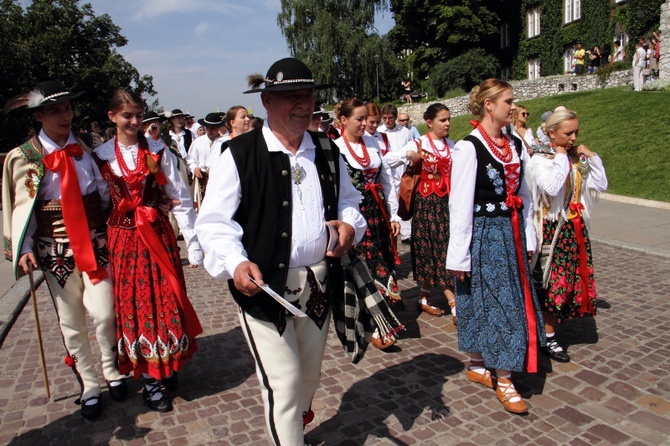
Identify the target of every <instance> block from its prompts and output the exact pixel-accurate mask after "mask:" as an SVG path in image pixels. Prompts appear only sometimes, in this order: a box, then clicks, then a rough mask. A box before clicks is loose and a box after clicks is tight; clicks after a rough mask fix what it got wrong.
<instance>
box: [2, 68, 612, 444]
mask: <svg viewBox="0 0 670 446" xmlns="http://www.w3.org/2000/svg"><path fill="white" fill-rule="evenodd" d="M249 83H250V89H249V90H248V91H246V92H245V93H248V94H260V96H261V101H262V103H263V106H264V108H265V110H266V112H267V119H265V120H264V121H263V122H259V121H258V120H257V119H255V118H253V117H250V116H249V115H248V112H247V110H246V108H244V107H242V106H235V107H231V108H230V109H229V110H228V112H227V113H214V112H212V113H209V114H207V115H206V116H205V117H204V118H202V119H199V120H197V122H195V120H194V119H193V118H194V117H192V116H190V115H188V114H187V113H183V112H182V111H181V110H179V109H174V110H172V112H171V113H167V114H165V115H159V114H157V113H154V112H145V110H144V108H143V102H142V99H141V98H140V97H138V96H137V95H135V94H134V93H132V92H129V91H127V90H123V89H121V90H118V91H117V92H116V93H115V94H114V96H113V97H112V98H111V99H110V103H109V112H108V118H109V120H110V122H111V123H113V126H114V129H115V132H114V135H111V137H107V136H104V137H103V136H102V135H100V134H98V138H99V141H98V142H99V144H97V143H96V147H89V145H88V144H87V143H86V142H84V140H83V139H81V138H80V137H79V136H78V135H77V134H75V133H74V132H72V130H71V129H70V127H71V123H72V118H73V116H72V115H73V113H72V107H71V104H70V102H71V101H73V100H76V98H77V97H78V95H79V94H78V93H71V92H69V91H67V90H66V89H64V88H63V87H62V86H60V85H59V84H58V83H56V82H52V81H49V82H44V83H42V84H39V85H37V86H36V88H35V89H34V90H33V91H31V92H29V93H27V94H26V95H25V100H24V101H23V102H21V100H19V101H16V100H15V101H14V102H13V103H14V104H15V105H14V107H15V108H16V111H15V112H20V111H27V112H30V113H32V114H33V116H34V117H35V119H36V121H38V122H39V123H40V124H41V126H42V128H41V130H40V131H39V132H38V133H37V134H36V135H35V136H34V137H32V138H31V139H30V140H29V141H27V142H26V143H24V144H22V145H21V146H19V147H17V148H15V149H14V150H12V151H11V152H10V153H9V154H8V156H7V160H6V162H5V165H4V170H3V183H2V187H3V194H2V196H3V208H4V212H3V216H4V230H5V254H6V255H7V257H8V258H9V259H11V260H12V261H13V265H14V271H15V273H16V275H17V277H18V276H20V275H22V274H28V273H30V272H31V271H32V270H33V269H36V268H41V269H42V270H43V271H44V273H45V276H46V280H47V284H48V286H49V291H50V293H51V295H52V298H53V300H54V303H55V308H56V312H57V314H58V318H59V323H60V327H61V331H62V334H63V339H64V342H65V348H66V355H67V358H68V363H69V364H70V365H71V366H72V367H73V369H74V370H75V371H76V372H77V373H78V375H79V376H81V378H82V380H81V382H82V393H81V395H80V398H79V399H78V400H77V403H78V404H80V405H81V414H82V415H83V416H84V417H85V418H87V419H94V418H96V417H98V416H99V415H100V413H101V411H102V403H101V392H102V389H101V387H100V385H99V382H98V376H97V375H96V372H95V367H94V364H95V362H96V361H95V360H94V359H93V353H92V352H91V348H90V345H89V340H88V333H87V330H86V320H85V313H86V312H87V311H88V313H89V314H90V315H91V316H92V318H93V321H94V325H95V327H96V336H97V339H98V343H99V345H100V350H101V355H102V370H103V375H104V379H105V381H106V382H107V389H108V391H109V393H110V395H111V396H112V398H113V399H115V400H123V399H124V398H126V397H127V394H128V390H127V389H128V385H127V382H126V376H127V375H130V374H132V375H133V377H134V378H135V379H142V380H143V399H144V402H145V404H146V405H147V407H148V408H150V409H151V410H154V411H157V412H166V411H169V410H171V409H172V401H171V397H170V393H171V392H173V391H175V390H176V389H177V388H178V372H179V371H180V370H181V368H182V367H183V365H184V363H185V362H186V361H188V359H189V358H191V357H192V356H193V354H195V353H196V351H197V340H196V337H197V336H198V335H199V334H200V333H201V332H202V328H201V325H200V321H199V317H198V315H197V314H196V311H195V310H194V308H193V306H192V305H191V303H190V301H189V298H188V296H187V293H186V283H185V280H184V272H183V269H182V263H181V260H180V254H179V246H178V243H177V236H178V234H181V236H182V237H183V240H184V244H185V246H186V248H187V251H188V262H189V264H190V266H191V267H198V266H200V265H204V267H205V268H206V270H207V271H208V272H209V274H211V276H212V277H214V278H215V279H217V280H226V281H228V286H229V289H230V292H231V294H232V296H233V298H234V300H235V302H236V304H237V305H238V306H239V308H240V311H239V320H240V325H241V327H242V331H243V332H244V335H245V338H246V340H247V343H248V346H249V350H250V352H251V354H252V356H253V358H254V361H255V364H256V371H257V374H258V376H259V382H260V386H261V390H262V396H263V403H264V406H265V417H266V423H267V429H268V435H269V436H270V438H271V440H272V441H273V442H274V443H275V444H288V445H303V444H304V436H303V430H304V426H305V425H306V424H307V423H309V422H310V421H311V420H312V418H313V417H314V412H313V411H312V407H311V403H312V398H313V396H314V393H315V392H316V389H317V388H318V385H319V380H320V370H321V362H322V360H323V354H324V350H325V345H326V337H327V334H328V331H329V326H330V320H331V315H334V314H335V313H334V312H333V311H332V309H333V307H334V306H336V305H338V303H339V302H340V301H341V300H342V295H343V293H344V291H343V289H344V285H343V262H342V261H341V259H342V258H343V257H345V258H351V257H357V258H358V259H360V261H361V262H362V263H363V264H364V265H366V266H367V269H368V271H369V275H370V283H371V284H372V285H371V286H372V287H373V288H374V289H376V291H378V292H379V293H380V295H381V296H382V297H383V300H384V301H385V302H386V304H387V305H388V308H389V310H390V311H391V312H396V313H397V312H401V311H412V310H408V309H407V308H406V306H405V305H404V303H403V296H402V295H401V293H400V290H399V288H398V285H397V278H396V268H397V266H398V265H399V264H400V261H401V259H400V256H399V254H398V249H397V246H398V245H397V242H398V239H400V240H399V242H400V243H403V242H404V243H408V244H409V247H410V253H411V264H412V271H413V278H414V280H415V281H416V284H417V286H418V288H419V290H420V292H419V298H418V300H417V311H420V312H425V313H427V314H429V315H431V316H434V317H440V316H443V315H444V313H445V309H447V312H449V313H450V316H451V317H450V318H449V320H450V322H449V323H452V322H453V323H454V324H456V325H457V336H458V346H459V350H460V351H461V352H463V354H464V355H466V356H467V358H468V360H469V364H468V367H467V370H466V374H465V378H466V379H467V380H469V381H472V382H476V383H478V384H481V385H483V386H485V387H487V388H490V389H492V390H495V393H496V397H497V399H498V400H499V401H500V403H501V404H502V405H503V407H504V408H505V409H506V410H508V411H510V412H512V413H526V412H528V406H527V404H526V402H525V401H524V400H523V398H522V397H521V395H519V393H518V392H517V391H516V389H515V387H514V383H513V381H512V373H517V372H527V373H535V372H537V371H538V357H539V355H540V354H542V353H543V354H545V355H547V356H548V357H550V358H552V359H553V360H556V361H562V362H566V361H569V360H570V357H569V355H568V353H567V350H566V349H564V348H562V346H561V345H560V344H559V343H558V341H557V338H556V334H555V333H556V330H557V328H558V327H559V325H560V324H561V323H562V322H563V321H565V320H567V319H570V318H575V317H582V316H585V315H595V313H596V297H597V295H596V287H595V280H594V271H593V262H592V258H591V245H590V242H589V235H588V216H589V213H590V211H591V210H592V206H593V201H594V200H593V198H594V196H595V195H596V194H597V193H598V192H602V191H604V190H605V189H606V188H607V177H606V174H605V170H604V167H603V164H602V161H601V160H600V158H599V157H598V155H597V154H596V153H595V152H593V151H592V150H590V149H589V148H587V147H585V146H583V145H578V144H577V142H576V139H577V135H578V132H579V120H578V118H577V115H576V113H575V112H574V111H570V110H566V109H564V108H558V109H556V110H555V111H553V112H547V113H545V114H543V116H542V121H543V123H542V125H541V126H540V128H538V130H537V131H536V132H535V133H534V132H533V130H532V129H530V128H529V127H528V126H527V120H528V117H529V114H528V109H527V108H526V107H524V106H523V105H520V104H515V103H514V99H513V91H512V87H511V85H510V84H508V83H507V82H504V81H501V80H497V79H488V80H486V81H484V82H482V83H481V84H480V85H477V86H475V87H474V88H473V89H472V91H471V93H470V101H469V105H468V108H469V111H470V112H471V113H472V114H473V115H474V116H475V117H476V119H475V120H473V121H471V124H472V126H473V130H472V132H471V133H470V134H469V135H468V136H467V137H465V138H464V139H463V140H461V141H458V142H454V141H453V140H451V139H449V132H450V128H451V112H450V110H449V109H448V108H447V107H446V106H445V105H443V104H440V103H435V104H431V105H429V106H427V108H426V110H425V112H424V114H423V118H424V121H425V123H426V127H427V130H428V131H427V133H426V134H425V135H421V134H420V133H419V131H418V130H417V129H416V128H415V127H412V126H411V124H410V118H409V116H408V115H407V114H405V113H399V112H398V110H397V108H396V107H395V106H394V105H392V104H388V105H385V106H383V107H381V108H380V107H379V106H378V105H377V104H374V103H365V102H363V101H361V100H359V99H356V98H351V99H347V100H343V101H341V102H340V103H338V104H337V106H336V107H335V116H334V117H333V116H331V114H330V113H328V112H326V111H325V110H322V109H321V107H320V106H319V104H316V103H315V100H314V99H315V98H314V96H315V90H318V89H324V88H328V87H329V85H320V84H318V83H316V81H315V80H314V79H313V77H312V73H311V71H310V70H309V68H308V67H307V66H306V65H305V64H304V63H302V62H301V61H299V60H297V59H294V58H286V59H282V60H279V61H277V62H275V63H274V64H273V65H272V66H271V67H270V68H269V70H268V72H267V74H266V75H265V76H261V75H252V76H250V77H249ZM380 124H381V125H380ZM95 129H96V130H97V129H99V125H97V126H96V127H95ZM96 133H98V132H96ZM98 138H96V140H97V139H98ZM409 172H414V173H413V175H415V176H416V181H415V183H414V189H412V190H411V191H410V195H411V196H412V203H413V206H412V212H411V215H403V217H402V218H401V216H399V197H400V195H401V194H403V193H404V192H406V191H405V190H404V189H403V188H404V186H403V185H404V184H405V182H404V178H403V176H407V175H409ZM83 216H85V217H86V218H82V217H83ZM435 288H437V289H438V290H439V291H440V294H439V295H440V299H439V300H436V299H435V298H434V297H433V298H432V299H431V295H432V293H433V291H434V289H435ZM273 294H278V295H279V296H280V297H283V298H284V299H285V301H283V302H282V301H281V299H279V300H277V296H273ZM441 296H444V300H442V298H441ZM286 302H288V304H287V303H286ZM296 312H297V315H296ZM201 316H202V315H201ZM333 317H335V316H333ZM378 328H379V327H378ZM401 338H402V337H401V336H400V337H398V336H397V333H386V332H382V331H381V330H374V331H373V332H372V333H371V339H370V342H371V343H372V344H373V345H374V346H375V347H377V348H379V349H387V348H388V347H389V346H391V345H393V344H394V343H396V342H401V341H402V339H401Z"/></svg>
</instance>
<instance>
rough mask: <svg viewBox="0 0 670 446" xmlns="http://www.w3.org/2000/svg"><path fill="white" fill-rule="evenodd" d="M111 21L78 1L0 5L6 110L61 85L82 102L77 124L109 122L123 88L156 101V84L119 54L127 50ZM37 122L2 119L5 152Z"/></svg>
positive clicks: (1, 93)
mask: <svg viewBox="0 0 670 446" xmlns="http://www.w3.org/2000/svg"><path fill="white" fill-rule="evenodd" d="M127 43H128V42H127V40H126V38H125V37H124V36H123V35H121V29H120V28H119V27H118V26H116V25H115V24H114V23H113V22H112V19H111V17H110V16H109V15H107V14H103V15H100V16H96V15H95V13H94V11H93V8H92V7H91V5H90V4H88V3H86V4H83V5H81V6H80V5H79V2H78V1H77V0H34V1H33V2H32V3H31V4H30V5H29V6H28V7H27V8H26V9H25V10H24V9H23V8H22V7H21V6H20V4H19V3H18V2H17V1H16V0H0V47H1V48H2V49H3V51H2V52H0V66H1V67H2V70H0V100H1V101H2V103H3V104H4V102H6V101H7V100H8V99H10V98H12V97H14V96H16V95H17V94H19V93H22V92H25V91H28V90H30V89H31V88H32V87H34V86H35V85H36V84H38V83H39V82H41V81H44V80H56V81H58V82H60V83H61V84H62V85H63V86H64V87H65V88H68V89H71V90H72V91H82V90H84V91H86V94H85V95H83V96H81V97H80V98H78V99H77V101H76V102H75V103H73V106H74V108H75V121H77V122H78V123H79V124H80V125H86V124H88V122H89V121H91V120H101V121H104V120H106V111H107V105H108V103H109V99H110V98H111V96H112V93H113V92H114V90H116V89H117V88H129V89H131V90H133V91H135V92H137V93H139V94H140V95H143V94H144V95H154V94H156V92H155V91H154V88H153V78H152V77H151V76H148V75H144V76H143V75H140V73H139V72H138V70H137V69H136V68H135V67H133V66H132V65H131V64H130V63H129V62H128V61H126V60H125V59H124V58H123V56H121V55H120V54H119V53H118V52H117V48H120V47H123V46H125V45H126V44H127ZM31 122H32V118H31V117H30V116H28V115H26V114H23V115H21V114H20V113H19V114H16V113H14V114H12V115H10V116H4V115H2V116H0V150H2V151H7V150H8V149H11V148H12V147H13V146H14V145H16V144H17V143H18V142H20V141H21V139H22V138H23V137H24V136H25V131H26V129H27V127H28V126H29V125H30V124H31Z"/></svg>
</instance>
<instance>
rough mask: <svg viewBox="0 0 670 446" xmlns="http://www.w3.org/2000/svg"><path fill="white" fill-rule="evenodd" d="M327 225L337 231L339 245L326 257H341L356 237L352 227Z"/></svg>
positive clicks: (337, 221)
mask: <svg viewBox="0 0 670 446" xmlns="http://www.w3.org/2000/svg"><path fill="white" fill-rule="evenodd" d="M328 223H329V224H331V225H333V226H334V227H335V229H337V234H338V236H339V237H338V238H339V243H338V245H337V246H336V247H335V249H333V250H332V251H328V252H327V253H326V255H327V256H328V257H342V256H343V255H345V254H346V253H347V252H348V251H349V249H351V244H352V243H353V241H354V235H356V232H355V231H354V227H353V226H351V225H350V224H349V223H345V222H343V221H340V220H331V221H329V222H328ZM236 272H237V271H236Z"/></svg>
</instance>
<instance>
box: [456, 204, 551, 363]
mask: <svg viewBox="0 0 670 446" xmlns="http://www.w3.org/2000/svg"><path fill="white" fill-rule="evenodd" d="M521 233H522V234H523V233H524V229H523V227H522V228H521ZM523 249H524V252H525V250H526V248H525V240H524V248H523ZM470 255H471V269H472V271H471V277H470V278H466V280H465V281H464V282H461V281H459V280H457V281H456V284H455V285H456V308H457V309H458V310H457V311H458V331H457V333H458V348H459V350H461V351H462V352H467V353H481V354H482V356H483V358H484V363H485V364H486V366H487V367H492V368H497V369H503V370H511V371H513V372H522V371H524V370H525V360H526V351H527V349H528V336H529V334H528V328H527V326H528V325H527V321H526V309H525V304H524V291H523V284H522V283H521V280H520V278H519V267H518V262H517V255H516V246H515V243H514V233H513V229H512V223H511V219H510V218H509V217H508V216H504V215H501V216H497V217H486V216H482V217H475V219H474V222H473V231H472V244H471V246H470ZM524 268H525V269H526V278H527V280H528V281H529V283H530V281H531V275H530V270H529V267H528V262H524ZM530 288H531V292H532V298H533V307H534V312H535V319H536V325H537V332H536V333H531V334H530V335H531V336H537V337H538V343H539V345H544V343H545V333H544V320H543V319H542V311H541V310H540V303H539V301H538V300H537V295H536V294H535V290H534V289H533V286H532V284H530Z"/></svg>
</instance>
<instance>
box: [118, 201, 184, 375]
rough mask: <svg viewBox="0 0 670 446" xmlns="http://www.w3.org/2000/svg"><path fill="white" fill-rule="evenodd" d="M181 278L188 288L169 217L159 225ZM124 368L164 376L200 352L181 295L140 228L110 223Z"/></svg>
mask: <svg viewBox="0 0 670 446" xmlns="http://www.w3.org/2000/svg"><path fill="white" fill-rule="evenodd" d="M153 227H154V229H155V230H156V233H157V235H158V237H159V239H160V240H161V242H162V244H163V247H164V249H165V251H166V252H167V255H168V257H169V258H170V261H171V262H172V264H173V265H174V268H175V271H176V272H177V277H178V279H179V281H180V282H181V283H182V285H183V286H184V288H185V281H184V271H183V269H182V266H181V259H180V256H179V247H178V246H177V240H176V238H175V235H174V231H173V230H172V227H171V226H170V223H169V221H168V219H167V217H165V216H163V215H162V214H161V215H160V216H159V217H158V219H157V220H156V221H155V222H154V223H153ZM107 233H108V237H109V253H110V263H111V270H112V280H113V283H114V306H115V310H116V334H117V347H118V358H119V359H118V361H119V372H120V373H123V374H128V373H130V372H133V373H134V376H135V378H139V376H140V375H141V374H142V373H148V374H150V375H151V376H152V377H154V378H156V379H158V380H160V379H161V378H163V377H166V376H169V375H170V374H171V373H172V371H177V370H179V369H180V368H181V367H182V366H183V364H184V362H185V361H186V360H187V359H188V358H190V357H191V356H192V355H193V353H195V351H196V350H197V346H196V343H195V340H194V339H189V338H188V336H187V335H186V330H185V324H186V321H185V318H184V314H183V311H182V309H181V308H180V305H179V302H178V300H177V295H176V294H175V292H174V291H173V289H172V287H171V286H170V282H169V281H168V279H167V278H166V276H165V274H163V272H162V271H161V267H160V266H159V265H158V263H156V262H155V261H154V260H152V258H151V255H150V252H149V249H148V248H147V247H146V246H145V244H144V242H143V241H142V240H141V238H140V236H139V233H138V232H137V230H136V229H122V228H116V227H110V228H108V230H107Z"/></svg>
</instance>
